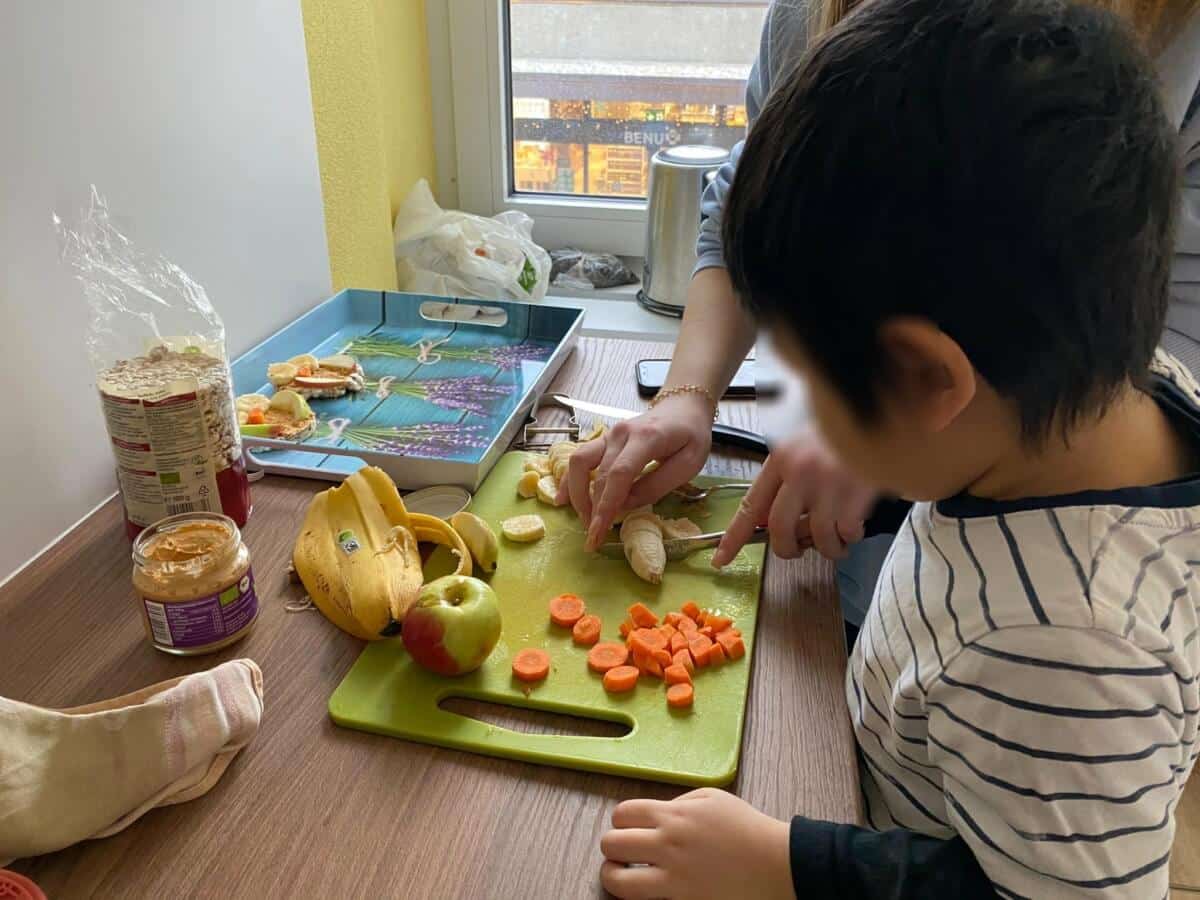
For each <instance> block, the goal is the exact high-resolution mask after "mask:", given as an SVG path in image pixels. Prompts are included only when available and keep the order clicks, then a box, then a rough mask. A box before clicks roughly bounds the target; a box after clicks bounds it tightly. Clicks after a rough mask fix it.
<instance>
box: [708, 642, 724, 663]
mask: <svg viewBox="0 0 1200 900" xmlns="http://www.w3.org/2000/svg"><path fill="white" fill-rule="evenodd" d="M723 662H725V648H724V647H722V646H721V645H720V644H713V645H712V646H711V647H709V648H708V664H709V665H710V666H719V665H720V664H721V663H723Z"/></svg>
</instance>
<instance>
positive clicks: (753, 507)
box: [713, 434, 875, 567]
mask: <svg viewBox="0 0 1200 900" xmlns="http://www.w3.org/2000/svg"><path fill="white" fill-rule="evenodd" d="M874 502H875V492H874V491H873V490H871V489H870V488H869V487H867V486H866V485H864V484H863V483H862V482H861V481H859V480H858V479H857V478H855V477H854V476H853V475H851V474H850V473H848V472H847V471H846V470H845V469H844V468H842V466H841V464H840V463H838V461H837V460H836V459H834V458H833V456H832V455H831V454H830V452H829V451H828V450H827V449H826V448H825V446H824V444H822V443H821V441H820V440H819V439H818V438H817V437H816V436H815V435H813V434H805V435H802V436H800V437H796V438H793V439H792V440H790V441H787V442H786V443H784V444H781V445H780V446H778V447H776V448H775V449H774V450H773V451H772V452H771V455H770V456H768V457H767V461H766V463H765V464H764V465H763V468H762V471H761V472H759V473H758V477H757V478H755V479H754V486H753V487H752V488H750V490H749V492H748V493H747V494H746V496H745V499H743V500H742V504H741V506H740V507H739V508H738V511H737V515H735V516H734V517H733V521H732V522H730V523H729V527H728V528H727V529H726V530H725V538H724V540H722V541H721V545H720V546H719V547H718V548H717V551H716V553H714V554H713V565H714V566H717V567H720V566H724V565H727V564H728V563H729V561H730V560H732V559H733V558H734V557H735V556H737V553H738V551H739V550H741V549H742V547H743V546H744V545H745V543H746V541H747V540H749V538H750V535H751V534H752V533H753V532H754V529H755V527H756V526H759V525H766V526H767V530H768V531H769V532H770V533H771V549H772V550H773V551H775V555H776V556H780V557H782V558H784V559H791V558H792V557H796V556H799V555H800V554H801V553H803V552H804V551H805V550H807V549H808V548H809V547H816V548H817V551H818V552H820V553H821V555H823V556H826V557H828V558H829V559H842V558H843V557H845V556H846V552H847V548H848V547H849V545H850V544H853V543H855V542H857V541H860V540H862V537H863V522H864V520H865V519H866V517H867V514H868V513H869V512H870V510H871V506H872V504H873V503H874Z"/></svg>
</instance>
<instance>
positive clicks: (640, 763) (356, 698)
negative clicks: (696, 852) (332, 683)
mask: <svg viewBox="0 0 1200 900" xmlns="http://www.w3.org/2000/svg"><path fill="white" fill-rule="evenodd" d="M524 459H525V454H523V453H509V454H507V455H506V456H505V457H504V458H503V459H501V461H500V462H499V464H498V465H497V466H496V468H495V469H494V470H493V471H492V473H491V475H489V476H488V478H487V480H486V481H485V482H484V484H483V485H482V486H481V487H480V489H479V492H478V494H476V496H475V499H474V501H473V502H472V504H471V509H472V511H473V512H475V513H476V515H479V516H481V517H482V518H484V519H485V520H487V521H488V522H489V523H491V525H492V526H493V527H494V528H495V529H496V531H497V532H499V530H500V522H501V521H502V520H503V519H506V518H508V517H510V516H515V515H518V514H521V513H537V514H539V515H541V516H542V518H543V519H545V521H546V537H544V538H543V539H542V540H541V541H539V542H537V543H534V544H514V543H512V542H509V541H506V540H504V539H503V538H501V548H500V558H499V562H498V565H497V568H496V572H495V573H494V574H493V575H492V576H491V577H490V581H491V584H492V587H494V588H495V590H496V593H497V595H498V596H499V599H500V611H501V615H502V617H503V621H504V626H503V633H502V635H501V638H500V643H499V644H498V645H497V647H496V649H495V650H494V651H493V652H492V655H491V656H490V657H489V658H488V660H487V662H486V663H485V664H484V665H483V668H481V669H480V670H479V671H477V672H473V673H471V674H469V675H464V676H462V677H459V678H445V677H441V676H438V675H434V674H432V673H430V672H427V671H425V670H424V669H422V668H420V667H419V666H417V665H416V664H415V663H413V662H412V660H411V659H410V658H409V656H408V654H407V653H406V652H405V650H404V647H403V645H402V643H401V642H400V640H399V639H395V640H384V641H375V642H373V643H371V644H368V645H367V648H366V649H365V650H363V652H362V655H361V656H359V658H358V660H357V661H356V662H355V664H354V666H353V667H352V668H351V669H350V672H349V674H347V675H346V677H345V679H344V680H343V681H342V683H341V684H340V685H339V686H338V688H337V690H336V691H334V693H333V696H332V697H330V699H329V714H330V715H331V716H332V717H333V720H334V722H336V723H337V724H338V725H342V726H345V727H347V728H357V729H361V730H363V731H371V732H376V733H379V734H386V735H392V736H394V737H400V738H407V739H409V740H413V741H421V742H424V743H429V744H438V745H441V746H444V747H453V748H455V749H459V750H470V751H474V752H476V753H483V754H487V755H491V756H503V757H510V758H513V759H520V760H525V761H527V762H534V763H543V764H546V765H553V766H566V767H569V768H576V769H587V770H591V771H595V772H607V773H610V774H614V775H625V776H631V777H635V778H646V779H651V780H655V781H667V782H672V783H677V784H689V785H724V784H728V783H729V782H730V781H732V780H733V777H734V775H735V774H736V773H737V763H738V754H739V752H740V748H741V741H742V726H743V723H744V722H745V717H746V694H747V689H748V686H749V679H750V660H751V656H752V654H753V650H754V625H755V619H756V616H757V606H758V595H759V587H760V584H761V581H762V563H763V548H762V547H761V546H754V547H748V548H746V549H745V550H743V551H742V553H741V554H740V555H739V556H738V557H737V559H736V560H735V561H734V562H733V563H732V564H730V565H729V566H728V567H726V568H725V569H724V570H723V571H721V572H716V571H714V570H713V568H712V566H711V565H710V560H711V557H712V553H711V551H706V552H702V553H697V554H695V555H693V556H691V557H689V558H688V559H687V560H683V561H681V562H672V563H668V564H667V571H666V574H665V575H664V577H663V583H662V584H661V585H657V586H656V585H650V584H647V583H645V582H643V581H641V580H640V579H638V577H637V576H635V575H634V574H633V572H631V571H630V569H629V567H628V565H627V564H626V563H625V561H624V560H621V559H616V560H614V559H608V558H604V557H601V556H599V555H593V554H589V553H585V552H584V550H583V527H582V525H581V523H580V522H579V520H578V519H577V518H576V517H575V514H574V513H573V512H572V511H570V509H569V508H564V509H553V508H551V507H548V506H545V505H543V504H540V503H539V502H538V501H537V500H524V499H521V498H519V497H518V496H517V493H516V483H517V480H518V478H519V477H520V474H521V468H522V463H523V462H524ZM739 499H740V495H738V494H737V493H736V492H728V493H726V494H716V495H714V496H713V497H712V498H710V499H709V500H707V501H705V502H704V503H701V504H696V505H693V506H691V507H687V508H685V507H684V506H683V505H682V504H678V505H676V504H675V503H673V502H667V503H664V504H660V506H659V507H658V509H659V512H661V513H663V514H665V515H676V514H683V513H690V514H691V515H693V517H694V518H695V520H696V522H697V524H699V525H700V526H701V528H703V530H704V531H718V530H721V529H723V528H724V527H725V525H726V523H727V522H728V521H729V520H730V518H732V516H733V514H734V511H735V510H736V508H737V504H738V501H739ZM566 592H570V593H574V594H578V595H579V596H581V597H583V598H584V600H585V602H586V603H587V608H588V612H591V613H595V614H597V615H599V616H600V617H601V619H602V620H603V623H604V627H603V631H602V632H601V640H620V636H619V634H618V632H617V628H618V626H619V625H620V623H621V622H622V620H623V619H624V618H625V617H626V609H627V608H628V607H629V606H630V605H631V604H633V603H634V602H635V601H638V600H640V601H642V602H643V603H645V604H646V605H647V606H649V607H650V608H651V609H652V610H654V611H655V612H656V613H658V614H659V616H660V617H661V616H662V615H663V614H665V613H666V612H668V611H670V610H673V609H678V608H679V607H680V606H681V605H682V604H683V603H684V602H685V601H687V600H694V601H695V602H696V603H697V604H699V605H700V606H701V607H704V608H712V609H720V610H721V611H722V612H723V613H725V614H726V615H729V616H732V617H733V618H734V619H736V621H737V626H738V627H739V628H740V629H741V630H742V637H743V639H744V640H745V642H746V647H747V653H746V655H745V656H744V657H743V658H742V659H740V660H736V661H731V662H727V663H725V664H723V665H720V666H716V667H711V666H710V667H708V668H704V669H697V672H696V675H695V686H696V699H695V704H694V706H693V707H692V708H691V709H690V710H686V711H678V710H673V709H670V708H669V707H668V706H667V702H666V688H665V686H664V684H663V683H662V681H660V680H658V679H654V678H642V679H641V680H640V681H639V683H638V686H637V687H636V688H635V689H634V690H633V691H632V692H630V693H627V694H616V695H610V694H607V693H606V692H605V691H604V689H603V687H602V686H601V682H600V676H599V675H597V674H595V673H594V672H592V671H591V670H589V669H588V666H587V662H586V658H587V648H584V647H576V646H575V645H574V644H573V643H572V641H571V633H570V630H569V629H566V628H560V627H558V626H556V625H553V624H552V623H551V622H550V619H549V612H548V604H549V601H550V599H551V598H552V597H554V596H556V595H558V594H561V593H566ZM525 647H541V648H543V649H545V650H546V651H548V652H549V654H550V659H551V670H550V675H549V677H547V678H546V679H545V681H543V682H542V683H540V684H538V685H535V686H533V687H532V688H530V687H529V686H528V685H525V684H524V683H522V682H519V681H516V680H515V679H514V678H513V677H512V668H511V665H512V658H513V655H514V654H516V653H517V652H518V651H519V650H521V649H523V648H525ZM451 697H464V698H468V699H473V700H485V701H488V702H491V703H499V704H506V705H511V706H522V707H530V708H533V709H539V710H548V711H551V712H557V713H566V714H568V715H572V716H582V717H588V718H597V719H607V720H610V721H616V722H621V723H625V724H626V725H628V726H629V727H630V729H631V730H630V732H629V733H628V734H626V735H624V736H623V737H594V736H581V735H568V734H525V733H518V732H515V731H511V730H509V729H506V728H502V727H499V726H497V725H492V724H488V723H486V722H482V721H479V720H476V719H472V718H468V717H466V716H462V715H459V714H457V713H454V712H450V711H448V710H445V709H442V708H441V707H440V706H439V703H441V702H442V701H444V700H446V699H447V698H451Z"/></svg>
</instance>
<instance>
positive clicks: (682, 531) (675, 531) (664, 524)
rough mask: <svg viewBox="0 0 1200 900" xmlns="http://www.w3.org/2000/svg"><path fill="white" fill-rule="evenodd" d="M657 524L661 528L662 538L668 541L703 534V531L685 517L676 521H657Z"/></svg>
mask: <svg viewBox="0 0 1200 900" xmlns="http://www.w3.org/2000/svg"><path fill="white" fill-rule="evenodd" d="M658 523H659V525H660V526H661V528H662V533H663V538H664V539H666V540H668V541H673V540H676V539H678V538H690V537H696V536H697V535H701V534H704V530H703V529H702V528H701V527H700V526H699V525H697V524H696V523H695V522H693V521H692V520H691V519H689V518H688V517H687V516H682V517H680V518H678V519H659V520H658Z"/></svg>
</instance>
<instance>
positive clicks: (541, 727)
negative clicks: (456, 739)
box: [438, 695, 633, 738]
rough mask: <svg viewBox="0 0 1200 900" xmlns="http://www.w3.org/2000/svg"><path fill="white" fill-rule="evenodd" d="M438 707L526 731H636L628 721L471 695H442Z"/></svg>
mask: <svg viewBox="0 0 1200 900" xmlns="http://www.w3.org/2000/svg"><path fill="white" fill-rule="evenodd" d="M438 707H439V708H440V709H442V710H445V711H446V712H451V713H454V714H455V715H460V716H463V717H464V718H467V719H475V720H476V721H479V722H484V723H486V724H488V725H495V726H497V727H500V728H507V729H508V730H510V731H519V732H523V733H525V734H555V735H564V736H567V737H604V738H623V737H626V736H627V735H628V734H629V733H630V732H632V731H633V728H632V727H631V726H630V724H629V723H628V722H625V721H613V720H608V719H595V718H590V717H589V718H585V717H582V716H573V715H564V714H562V713H557V712H552V711H550V710H547V709H544V708H531V707H524V706H512V705H510V704H507V703H496V702H494V701H492V700H477V699H474V698H470V697H460V696H453V695H451V696H448V697H443V698H442V699H441V700H440V701H439V702H438Z"/></svg>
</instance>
